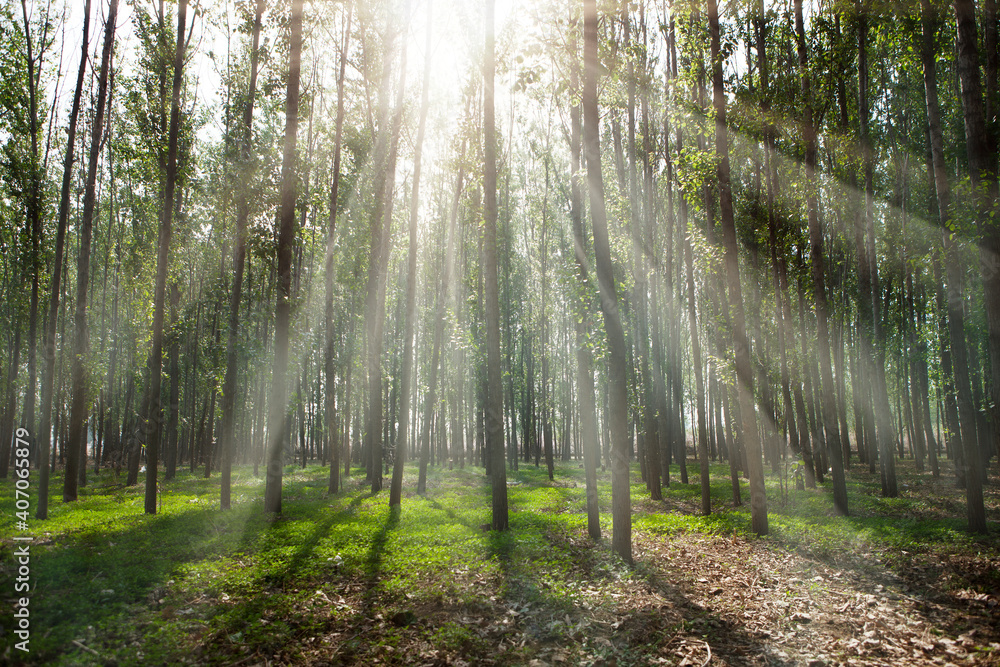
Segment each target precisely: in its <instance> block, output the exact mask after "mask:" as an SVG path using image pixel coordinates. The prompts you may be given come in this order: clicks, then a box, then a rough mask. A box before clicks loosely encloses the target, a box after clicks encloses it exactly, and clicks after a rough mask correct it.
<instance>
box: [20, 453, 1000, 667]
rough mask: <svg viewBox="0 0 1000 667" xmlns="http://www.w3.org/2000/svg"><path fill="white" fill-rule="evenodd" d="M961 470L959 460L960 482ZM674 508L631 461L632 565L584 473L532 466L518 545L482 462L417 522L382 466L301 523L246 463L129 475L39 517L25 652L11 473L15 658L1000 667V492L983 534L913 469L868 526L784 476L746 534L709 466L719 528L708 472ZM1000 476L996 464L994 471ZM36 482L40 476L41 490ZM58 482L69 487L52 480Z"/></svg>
mask: <svg viewBox="0 0 1000 667" xmlns="http://www.w3.org/2000/svg"><path fill="white" fill-rule="evenodd" d="M949 469H950V468H949ZM689 470H690V475H691V481H692V482H693V483H692V484H690V485H684V484H681V483H680V482H679V480H678V479H677V475H678V467H677V466H674V468H673V471H672V485H671V486H670V487H669V489H664V500H663V501H655V502H654V501H652V500H649V494H648V493H647V492H646V490H645V486H644V484H643V483H642V481H641V479H639V472H638V469H635V468H634V469H633V475H632V479H633V485H632V488H631V492H632V507H633V545H634V550H635V554H634V555H635V564H634V566H632V567H629V566H627V565H625V563H623V562H622V561H621V560H620V559H619V558H617V557H616V556H614V555H613V554H612V553H611V551H610V549H609V542H610V534H611V520H610V506H611V490H610V481H609V475H608V474H607V473H606V472H604V473H601V474H600V480H599V482H600V492H601V498H600V500H601V511H602V515H601V526H602V530H603V532H604V539H603V540H602V541H601V542H599V543H595V542H593V541H591V540H590V539H589V538H588V537H587V532H586V531H587V528H586V514H585V509H584V506H585V502H584V483H583V470H582V466H580V465H579V464H578V463H576V462H573V463H562V464H557V467H556V474H555V481H549V480H548V478H547V475H546V474H545V470H544V467H543V468H541V469H538V468H535V466H533V465H525V464H523V463H522V464H521V468H520V470H519V471H516V472H513V473H511V474H510V477H509V486H510V488H509V491H510V494H509V495H510V506H511V515H510V528H511V529H510V531H508V532H507V533H504V534H498V533H494V532H491V531H489V530H488V524H489V511H490V510H489V493H490V492H489V486H488V484H487V483H486V480H485V478H484V476H483V474H482V469H479V468H465V469H464V470H459V469H456V470H451V471H449V470H443V469H434V468H432V469H431V471H430V476H429V483H428V492H427V494H426V495H425V496H423V497H421V496H417V495H415V494H413V493H412V492H411V491H410V490H412V489H413V488H414V486H415V481H416V479H415V478H416V469H415V468H414V467H408V468H407V475H406V478H405V482H404V484H405V489H407V491H406V492H405V493H404V499H403V504H402V509H401V511H399V512H390V511H389V509H388V506H387V505H388V492H387V490H386V491H383V492H381V493H379V494H376V495H374V496H373V495H372V494H371V493H370V492H369V490H368V487H367V486H366V485H365V484H364V482H363V473H360V474H359V471H353V472H354V476H352V477H351V478H350V479H349V480H348V482H347V484H346V487H345V489H344V490H343V491H342V492H341V493H339V494H336V495H334V496H329V495H328V494H327V493H326V486H327V480H326V477H327V475H328V469H327V468H322V467H319V466H309V467H307V468H304V469H301V468H298V467H293V466H289V467H287V468H286V469H285V482H284V499H283V511H282V514H281V517H280V518H279V519H277V520H269V519H267V518H266V517H265V516H264V515H263V514H262V511H261V507H262V504H261V497H262V496H263V489H264V486H263V480H262V479H260V478H256V477H254V476H253V475H252V470H251V469H249V468H243V467H239V468H237V469H236V470H235V471H234V493H233V498H234V502H233V505H234V508H233V509H232V510H230V511H227V512H223V511H221V510H220V509H218V488H219V482H218V478H212V479H204V478H203V477H202V476H201V475H192V474H190V473H188V472H182V473H181V474H180V475H179V476H178V478H177V479H175V480H173V481H171V482H169V483H164V484H163V488H162V491H163V492H162V505H161V508H160V512H159V513H158V514H157V515H156V516H146V515H144V514H143V513H142V507H143V504H142V503H143V499H142V483H141V480H140V485H139V486H136V487H132V488H127V487H125V486H123V485H122V484H121V483H120V481H119V480H116V479H115V478H114V474H113V473H112V472H110V471H106V472H102V473H101V474H100V476H99V477H98V478H96V480H95V479H93V478H92V480H91V483H90V486H88V487H87V488H86V489H85V490H84V491H83V494H82V496H81V499H80V500H79V501H77V502H75V503H72V504H69V505H64V504H63V503H61V502H59V500H58V494H55V497H54V499H53V506H52V509H51V511H50V518H49V519H48V520H47V521H46V522H44V523H43V522H38V521H30V522H29V523H30V527H29V531H28V533H29V534H33V535H34V536H35V541H34V542H33V543H32V546H31V574H30V578H31V583H32V586H33V593H32V597H31V603H30V611H31V616H30V619H31V625H30V628H31V641H30V649H31V652H30V653H28V654H27V655H25V654H23V653H21V652H20V651H18V650H16V649H14V647H13V644H14V641H16V640H15V638H14V636H13V633H12V631H11V629H10V628H11V627H12V624H13V616H12V614H13V609H14V605H15V600H16V597H17V594H15V593H14V584H13V582H14V577H15V565H14V556H13V553H12V551H13V549H14V542H13V540H12V539H11V538H10V536H12V535H14V534H15V531H14V525H15V524H14V521H15V517H14V505H15V503H14V491H13V483H12V481H10V480H3V481H0V535H3V536H7V537H4V538H3V540H2V546H0V564H2V570H0V598H2V612H0V623H2V625H3V635H4V636H3V640H4V644H3V648H0V662H2V663H8V664H19V663H22V662H23V663H27V664H62V665H110V664H120V665H133V664H136V665H138V664H142V665H159V664H165V665H166V664H169V665H174V664H220V665H223V664H224V665H247V666H255V665H256V666H265V665H266V666H270V665H279V664H294V665H383V664H384V665H404V664H405V665H429V666H430V665H433V666H437V665H456V666H461V665H528V666H530V667H534V666H541V665H559V666H562V665H565V666H570V665H618V666H621V665H656V664H665V665H696V666H704V665H808V666H810V667H818V666H820V665H836V664H849V665H901V664H913V665H931V664H935V665H947V664H955V665H962V664H1000V607H998V602H1000V489H998V488H997V486H996V482H995V480H994V479H993V478H992V477H991V480H990V484H989V485H987V487H986V489H985V492H986V502H987V517H988V520H989V522H990V529H991V533H990V535H988V536H985V537H974V536H971V535H969V534H968V533H967V532H966V531H965V530H964V525H965V521H964V513H965V500H964V492H962V491H959V490H957V489H955V488H954V487H955V485H954V481H953V478H951V477H942V478H941V479H932V478H931V476H930V474H929V473H922V474H919V475H918V474H917V473H915V472H914V471H913V469H912V463H908V462H903V463H901V464H900V497H898V498H894V499H885V498H882V497H881V496H880V493H879V484H878V476H877V475H871V474H870V473H869V472H868V471H867V469H866V468H864V467H863V466H860V465H858V464H855V465H854V466H853V467H852V468H851V470H850V472H849V484H848V487H849V502H850V510H851V515H850V516H849V517H843V516H838V515H836V513H835V512H834V510H833V503H832V494H831V490H830V487H829V481H828V482H827V483H826V484H825V485H821V486H820V487H819V488H818V489H806V490H795V489H794V488H793V489H791V490H790V491H788V490H783V488H782V487H783V485H782V483H781V480H780V479H779V476H778V475H773V474H772V475H769V477H768V481H767V482H768V501H769V516H770V527H771V534H770V535H769V536H767V537H765V538H757V537H754V536H752V535H751V534H750V533H749V523H750V521H749V509H748V507H747V506H746V505H747V504H748V501H749V492H748V489H747V486H746V483H745V482H744V483H743V485H742V494H743V498H744V500H745V504H744V506H743V507H740V508H735V509H734V508H733V507H732V491H731V484H730V481H729V479H728V467H727V466H714V465H713V466H712V497H713V514H712V515H711V516H709V517H703V516H700V515H699V514H700V492H699V487H698V486H697V484H696V483H694V482H696V481H697V466H696V465H693V464H692V465H690V466H689ZM991 472H992V471H991ZM34 480H35V473H33V474H32V484H34V483H35V482H34ZM59 488H61V477H60V476H59V475H56V476H55V478H54V480H53V489H59Z"/></svg>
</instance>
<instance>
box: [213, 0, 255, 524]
mask: <svg viewBox="0 0 1000 667" xmlns="http://www.w3.org/2000/svg"><path fill="white" fill-rule="evenodd" d="M263 14H264V0H257V3H256V9H255V11H254V21H253V32H252V33H251V38H250V39H251V42H252V46H251V47H250V85H249V87H248V89H247V100H246V104H245V105H244V107H243V128H242V136H241V137H240V139H241V141H240V157H239V159H240V162H241V164H240V165H239V166H238V168H237V174H238V176H237V178H238V179H239V182H238V185H237V187H238V188H239V190H238V194H237V201H236V246H235V248H234V250H233V291H232V292H231V293H230V295H229V335H228V337H227V340H226V376H225V379H224V380H223V384H222V423H221V424H220V429H219V431H220V433H219V435H220V440H221V442H220V443H219V445H220V450H221V451H220V453H221V459H222V460H221V461H220V465H219V467H220V471H221V476H222V480H221V485H222V487H221V493H220V505H221V507H222V509H224V510H227V509H229V508H230V488H231V479H232V466H233V461H232V456H233V441H234V440H235V434H234V433H233V428H234V424H235V414H234V413H235V412H236V392H237V387H236V378H237V376H238V375H239V358H238V355H237V347H238V343H239V337H240V299H241V298H242V296H243V267H244V264H245V263H246V254H247V220H248V219H249V218H250V192H249V190H250V177H251V173H250V171H251V170H250V164H249V162H250V146H251V143H252V142H253V107H254V98H255V97H256V96H257V63H258V60H259V58H260V27H261V17H262V16H263Z"/></svg>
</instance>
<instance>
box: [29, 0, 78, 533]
mask: <svg viewBox="0 0 1000 667" xmlns="http://www.w3.org/2000/svg"><path fill="white" fill-rule="evenodd" d="M89 35H90V0H86V4H85V5H84V9H83V36H82V42H81V44H82V45H81V47H80V66H79V69H78V70H77V73H76V88H75V90H74V92H73V105H72V107H71V108H70V112H69V124H68V127H67V128H66V156H65V159H64V161H63V176H62V188H61V190H60V195H59V214H58V216H59V217H58V221H57V223H56V248H55V258H54V259H53V263H52V287H51V289H50V290H49V294H50V296H49V314H48V317H47V318H46V320H45V331H44V333H43V336H44V339H43V342H42V358H43V361H44V364H45V365H44V367H43V370H42V405H41V408H42V416H41V420H40V422H39V425H38V435H37V437H38V446H39V452H40V453H39V472H40V473H41V479H40V480H39V486H38V509H37V513H36V515H35V516H36V517H37V518H39V519H46V518H48V514H49V468H50V466H49V459H50V450H51V442H52V395H53V393H54V389H55V384H54V382H53V380H54V379H55V370H56V321H57V320H58V319H59V297H60V294H61V292H62V270H63V254H64V252H65V246H66V223H67V220H68V219H69V195H70V184H71V182H72V179H73V161H74V155H75V153H76V122H77V120H78V119H79V117H80V98H81V96H82V93H83V86H84V75H85V74H86V72H87V46H88V43H89V39H90V37H89Z"/></svg>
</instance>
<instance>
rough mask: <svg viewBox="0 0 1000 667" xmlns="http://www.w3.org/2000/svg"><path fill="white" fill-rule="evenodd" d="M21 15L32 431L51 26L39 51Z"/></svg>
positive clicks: (27, 396)
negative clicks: (42, 87)
mask: <svg viewBox="0 0 1000 667" xmlns="http://www.w3.org/2000/svg"><path fill="white" fill-rule="evenodd" d="M21 16H22V18H23V20H24V23H23V27H24V42H25V50H26V53H25V55H26V56H27V57H26V61H27V62H26V64H27V66H28V131H29V132H30V134H31V160H30V163H29V165H28V168H29V169H30V171H31V173H30V175H29V178H28V192H27V193H26V196H27V201H26V204H27V206H26V209H27V211H26V213H27V218H28V220H27V222H28V232H29V235H30V238H31V259H30V266H29V267H28V271H29V272H30V275H31V297H30V302H29V306H28V383H27V386H26V387H25V392H24V416H23V418H22V421H23V423H24V424H25V425H26V426H27V428H28V430H29V432H30V431H31V430H33V429H34V428H35V392H36V391H37V390H38V382H37V379H38V367H37V364H36V353H37V343H38V341H37V338H38V284H39V282H40V279H41V273H42V257H41V246H42V189H43V187H44V180H45V174H44V173H43V169H44V167H43V164H42V159H41V156H40V155H39V149H38V131H39V127H38V84H39V79H40V77H41V61H42V56H43V55H44V52H45V48H46V44H45V35H46V32H47V30H48V26H47V25H46V26H45V27H44V28H43V31H45V32H43V34H42V39H41V41H40V43H39V44H38V49H39V51H38V53H37V54H35V52H34V48H33V47H34V42H33V40H32V39H31V25H30V23H29V21H28V5H27V2H26V0H21ZM36 65H37V68H36ZM36 437H37V436H36ZM32 449H33V448H32ZM32 453H34V452H32Z"/></svg>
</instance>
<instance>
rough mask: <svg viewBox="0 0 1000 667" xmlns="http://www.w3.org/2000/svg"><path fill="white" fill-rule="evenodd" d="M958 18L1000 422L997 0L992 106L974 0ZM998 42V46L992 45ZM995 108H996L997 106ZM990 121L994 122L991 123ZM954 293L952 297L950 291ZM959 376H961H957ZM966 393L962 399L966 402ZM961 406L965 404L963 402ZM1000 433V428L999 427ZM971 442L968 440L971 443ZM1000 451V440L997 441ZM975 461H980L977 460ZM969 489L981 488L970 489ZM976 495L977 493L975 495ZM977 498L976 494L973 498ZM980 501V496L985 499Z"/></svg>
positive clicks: (978, 526) (992, 10)
mask: <svg viewBox="0 0 1000 667" xmlns="http://www.w3.org/2000/svg"><path fill="white" fill-rule="evenodd" d="M953 4H954V8H955V18H956V22H957V28H958V30H957V32H958V44H957V47H958V49H957V50H958V57H957V62H956V69H957V70H958V76H959V80H960V82H961V97H962V110H963V119H964V121H965V147H966V156H967V158H968V163H969V178H970V181H971V184H972V191H973V194H974V197H975V200H976V202H975V203H976V208H977V214H978V215H977V216H976V217H977V224H978V227H979V235H980V243H979V265H980V270H981V272H982V275H983V300H984V301H985V303H986V325H987V331H988V333H989V357H990V376H991V380H992V388H993V409H992V410H991V417H992V421H993V423H994V424H997V423H1000V261H998V260H997V256H998V255H1000V220H998V219H997V218H998V216H1000V211H998V209H997V206H998V202H1000V184H998V182H997V144H996V134H995V131H996V129H997V126H998V125H1000V123H997V121H996V120H995V118H989V119H988V120H987V116H986V110H989V111H994V105H995V103H996V100H995V95H996V85H997V83H996V77H997V60H998V58H1000V56H998V54H997V49H996V6H995V3H993V2H990V3H989V5H988V7H987V11H986V12H985V16H984V20H985V22H986V26H985V30H984V32H985V36H986V40H985V42H986V46H987V48H988V50H987V52H986V59H987V86H986V91H985V92H986V98H987V101H986V105H985V106H986V108H985V109H984V104H983V92H984V91H983V86H982V83H981V79H980V73H979V41H978V37H977V30H976V13H975V12H976V9H975V3H974V1H973V0H954V3H953ZM989 47H992V50H989ZM994 113H995V111H994ZM988 123H989V124H988ZM949 298H950V297H949ZM954 352H955V355H956V356H955V358H954V362H955V365H956V366H955V367H956V372H957V371H958V358H957V353H958V351H957V350H955V351H954ZM956 380H957V378H956ZM961 400H962V399H961V397H959V402H960V403H961ZM959 409H960V410H961V406H960V407H959ZM996 431H997V435H1000V428H998V429H996ZM966 446H967V447H968V444H967V445H966ZM996 447H997V453H998V454H1000V440H998V441H997V442H996ZM967 460H968V461H969V462H970V463H969V465H976V466H977V468H978V461H979V460H980V457H979V456H978V450H977V455H976V457H975V458H974V459H967ZM973 461H975V462H976V463H972V462H973ZM969 493H971V494H973V495H978V494H979V493H981V490H980V491H977V490H975V489H970V490H969ZM970 498H971V496H970ZM970 502H971V500H970ZM979 504H980V502H977V505H979ZM972 513H973V508H972V507H971V506H970V508H969V521H970V528H971V529H972V530H973V531H975V532H986V518H985V515H983V516H981V517H980V516H978V514H982V513H981V512H977V516H976V517H975V520H973V516H972Z"/></svg>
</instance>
